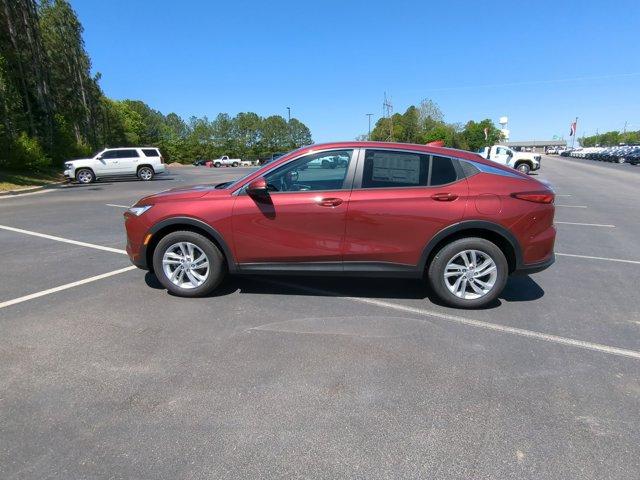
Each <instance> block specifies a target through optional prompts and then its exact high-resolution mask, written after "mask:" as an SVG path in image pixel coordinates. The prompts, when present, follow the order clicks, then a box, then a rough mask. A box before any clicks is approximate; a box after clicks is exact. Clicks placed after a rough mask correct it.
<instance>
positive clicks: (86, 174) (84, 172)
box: [76, 168, 96, 185]
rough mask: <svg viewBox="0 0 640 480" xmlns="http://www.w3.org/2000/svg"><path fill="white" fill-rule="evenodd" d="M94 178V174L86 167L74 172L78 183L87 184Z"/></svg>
mask: <svg viewBox="0 0 640 480" xmlns="http://www.w3.org/2000/svg"><path fill="white" fill-rule="evenodd" d="M95 179H96V176H95V175H94V174H93V172H92V171H91V170H90V169H88V168H81V169H79V170H78V171H77V172H76V180H77V181H78V183H82V184H84V185H88V184H89V183H91V182H93V181H94V180H95Z"/></svg>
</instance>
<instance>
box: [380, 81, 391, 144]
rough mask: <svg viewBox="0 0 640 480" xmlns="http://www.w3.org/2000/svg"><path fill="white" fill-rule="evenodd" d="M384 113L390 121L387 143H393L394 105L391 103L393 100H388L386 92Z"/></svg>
mask: <svg viewBox="0 0 640 480" xmlns="http://www.w3.org/2000/svg"><path fill="white" fill-rule="evenodd" d="M382 111H383V112H384V113H383V114H384V117H385V118H388V119H389V137H388V138H387V141H389V142H391V141H393V118H392V117H393V104H392V103H391V99H390V98H387V92H384V102H383V103H382Z"/></svg>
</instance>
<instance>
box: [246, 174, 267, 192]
mask: <svg viewBox="0 0 640 480" xmlns="http://www.w3.org/2000/svg"><path fill="white" fill-rule="evenodd" d="M246 191H247V195H249V196H251V197H266V196H268V195H269V190H268V189H267V181H266V180H265V178H264V177H259V178H256V179H255V180H252V181H251V182H250V183H249V185H247V188H246Z"/></svg>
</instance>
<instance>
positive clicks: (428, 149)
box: [297, 140, 484, 161]
mask: <svg viewBox="0 0 640 480" xmlns="http://www.w3.org/2000/svg"><path fill="white" fill-rule="evenodd" d="M334 148H391V149H394V150H408V151H414V152H415V151H418V152H425V153H430V154H432V155H443V156H450V157H457V158H465V159H467V160H473V161H477V160H478V159H482V160H484V159H483V158H482V157H481V156H480V155H478V154H477V153H473V152H468V151H466V150H458V149H457V148H448V147H434V146H430V145H421V144H418V143H398V142H360V141H355V140H354V141H351V142H329V143H316V144H314V145H309V146H306V147H302V148H300V149H299V150H297V153H302V152H312V151H314V150H328V149H334Z"/></svg>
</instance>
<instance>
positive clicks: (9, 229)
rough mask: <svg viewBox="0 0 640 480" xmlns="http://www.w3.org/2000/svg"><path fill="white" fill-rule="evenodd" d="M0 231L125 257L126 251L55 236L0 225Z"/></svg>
mask: <svg viewBox="0 0 640 480" xmlns="http://www.w3.org/2000/svg"><path fill="white" fill-rule="evenodd" d="M0 229H2V230H7V231H9V232H15V233H23V234H25V235H32V236H34V237H40V238H46V239H47V240H55V241H56V242H63V243H70V244H71V245H78V246H80V247H87V248H95V249H96V250H104V251H105V252H111V253H119V254H121V255H126V254H127V252H126V250H121V249H119V248H111V247H103V246H102V245H95V244H93V243H87V242H79V241H77V240H71V239H69V238H62V237H56V236H55V235H47V234H46V233H38V232H32V231H31V230H23V229H21V228H14V227H8V226H6V225H0Z"/></svg>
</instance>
